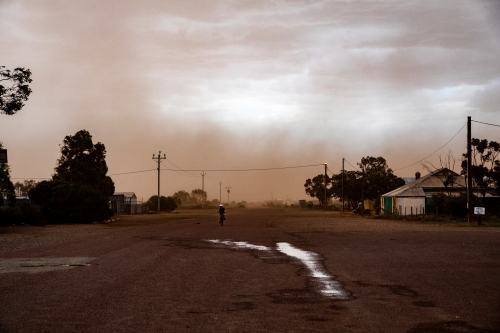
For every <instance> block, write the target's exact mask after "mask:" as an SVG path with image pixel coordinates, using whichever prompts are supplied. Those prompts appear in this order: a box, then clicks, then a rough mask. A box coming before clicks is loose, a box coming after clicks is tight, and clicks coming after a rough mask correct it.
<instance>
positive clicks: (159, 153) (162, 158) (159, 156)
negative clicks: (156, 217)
mask: <svg viewBox="0 0 500 333" xmlns="http://www.w3.org/2000/svg"><path fill="white" fill-rule="evenodd" d="M166 158H167V156H165V154H163V157H161V150H160V151H159V152H158V157H155V154H153V160H157V161H158V213H160V163H161V160H165V159H166Z"/></svg>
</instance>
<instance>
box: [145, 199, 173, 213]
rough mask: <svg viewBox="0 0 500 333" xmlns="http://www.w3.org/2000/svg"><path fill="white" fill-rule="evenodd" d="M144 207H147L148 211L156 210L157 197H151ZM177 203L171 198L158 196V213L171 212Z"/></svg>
mask: <svg viewBox="0 0 500 333" xmlns="http://www.w3.org/2000/svg"><path fill="white" fill-rule="evenodd" d="M146 206H147V207H148V209H149V210H154V211H156V210H158V196H157V195H153V196H152V197H150V198H149V199H148V201H146ZM177 207H178V206H177V202H176V199H174V198H173V197H170V196H169V197H165V196H163V195H162V196H160V211H162V212H171V211H173V210H174V209H176V208H177Z"/></svg>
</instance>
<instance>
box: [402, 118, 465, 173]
mask: <svg viewBox="0 0 500 333" xmlns="http://www.w3.org/2000/svg"><path fill="white" fill-rule="evenodd" d="M465 126H467V123H465V124H464V126H462V127H461V128H460V129H459V130H458V132H457V133H455V135H454V136H453V137H452V138H451V139H450V140H449V141H448V142H446V143H445V144H444V145H442V146H441V147H439V148H438V149H436V150H435V151H434V152H432V153H431V154H430V155H429V156H426V157H424V158H422V159H421V160H418V161H417V162H415V163H413V164H410V165H407V166H405V167H402V168H398V169H394V170H393V171H397V170H401V169H406V168H408V167H411V166H413V165H415V164H418V163H420V162H422V161H423V160H425V159H426V158H429V157H431V156H432V155H434V154H435V153H437V152H438V151H440V150H441V149H442V148H444V147H445V146H447V145H448V144H449V143H450V142H451V141H452V140H453V139H455V137H456V136H457V135H458V133H460V132H461V131H462V130H463V129H464V127H465Z"/></svg>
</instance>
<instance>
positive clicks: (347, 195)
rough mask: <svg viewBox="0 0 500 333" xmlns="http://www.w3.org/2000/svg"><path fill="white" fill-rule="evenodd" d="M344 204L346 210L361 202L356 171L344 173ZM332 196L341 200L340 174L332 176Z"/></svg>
mask: <svg viewBox="0 0 500 333" xmlns="http://www.w3.org/2000/svg"><path fill="white" fill-rule="evenodd" d="M343 188H344V191H343V193H344V204H345V206H346V208H347V209H348V210H351V209H355V208H356V207H357V206H358V203H360V202H361V197H362V190H361V177H360V175H359V173H358V172H357V171H344V186H343ZM332 196H333V197H335V198H337V199H339V200H342V172H340V173H338V174H335V175H333V176H332Z"/></svg>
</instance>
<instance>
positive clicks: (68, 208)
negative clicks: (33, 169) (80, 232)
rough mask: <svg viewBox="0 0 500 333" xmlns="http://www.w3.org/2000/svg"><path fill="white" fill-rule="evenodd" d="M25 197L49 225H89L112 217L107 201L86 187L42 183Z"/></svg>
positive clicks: (52, 182)
mask: <svg viewBox="0 0 500 333" xmlns="http://www.w3.org/2000/svg"><path fill="white" fill-rule="evenodd" d="M29 195H30V198H31V199H32V201H33V202H34V203H35V204H38V205H41V206H42V213H43V216H44V217H45V218H46V219H47V220H49V221H50V222H52V223H91V222H97V221H103V220H105V219H108V218H109V217H111V216H112V215H113V212H112V210H111V209H110V208H109V199H108V197H106V196H105V195H104V194H102V193H101V192H99V191H97V190H95V189H93V188H91V187H89V186H87V185H81V184H74V183H73V184H71V183H66V182H62V181H43V182H41V183H40V184H38V185H37V187H35V188H34V189H33V190H31V191H30V192H29Z"/></svg>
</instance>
